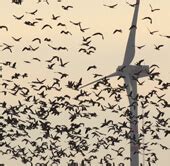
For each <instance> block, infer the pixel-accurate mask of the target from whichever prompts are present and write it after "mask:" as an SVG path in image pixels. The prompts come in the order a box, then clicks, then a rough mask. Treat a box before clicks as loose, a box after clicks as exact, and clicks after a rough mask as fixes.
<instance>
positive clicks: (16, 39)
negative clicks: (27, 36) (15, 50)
mask: <svg viewBox="0 0 170 166" xmlns="http://www.w3.org/2000/svg"><path fill="white" fill-rule="evenodd" d="M12 39H14V40H15V41H16V42H19V41H20V40H21V39H22V37H20V38H15V37H13V36H12Z"/></svg>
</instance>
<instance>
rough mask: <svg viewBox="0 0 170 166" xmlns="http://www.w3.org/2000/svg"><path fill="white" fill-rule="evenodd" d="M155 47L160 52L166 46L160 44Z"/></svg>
mask: <svg viewBox="0 0 170 166" xmlns="http://www.w3.org/2000/svg"><path fill="white" fill-rule="evenodd" d="M154 46H155V50H160V48H161V47H163V46H164V45H163V44H160V45H158V46H156V45H154Z"/></svg>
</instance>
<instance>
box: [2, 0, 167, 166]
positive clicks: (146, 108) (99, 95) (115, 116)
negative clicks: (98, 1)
mask: <svg viewBox="0 0 170 166" xmlns="http://www.w3.org/2000/svg"><path fill="white" fill-rule="evenodd" d="M12 2H13V3H15V5H18V4H19V5H21V6H22V3H24V2H22V1H17V0H13V1H12ZM43 2H45V3H46V4H47V5H50V1H49V0H45V1H43V0H38V2H37V3H38V4H40V3H43ZM57 3H62V1H60V0H58V1H57ZM127 5H129V6H130V7H135V5H137V4H130V3H129V2H127ZM117 6H118V4H111V5H110V4H103V7H105V8H106V9H107V10H112V9H113V10H114V8H117ZM149 6H150V9H151V12H159V10H160V9H154V8H153V7H152V6H151V5H149ZM61 8H62V9H63V10H64V11H65V12H67V11H69V10H74V6H71V5H64V4H62V5H61ZM38 12H39V9H35V10H33V11H29V12H28V11H27V12H25V13H23V14H22V15H16V14H13V15H11V19H15V20H16V24H17V23H18V22H19V24H20V23H21V22H22V23H23V24H24V25H25V26H29V27H35V26H39V30H41V31H42V33H43V32H44V31H45V30H53V29H54V28H55V27H53V26H52V25H51V24H50V23H46V22H45V21H44V18H40V17H38V16H37V13H38ZM27 15H29V16H31V19H27ZM25 17H26V19H25ZM61 18H62V17H61V16H59V15H55V14H52V15H51V18H50V20H51V22H55V23H56V25H57V27H60V28H61V31H60V35H63V36H64V35H65V36H70V37H71V36H72V35H74V33H73V32H71V31H69V30H68V29H67V28H66V27H67V24H66V23H65V22H62V19H61ZM142 20H143V21H149V23H150V24H152V22H153V20H152V18H151V17H147V16H146V17H144V18H142ZM68 24H69V26H70V25H71V26H73V27H74V28H76V29H78V30H79V31H80V32H81V33H82V34H83V37H82V43H80V46H81V47H80V48H78V49H77V52H78V53H82V54H87V55H92V54H95V51H96V49H97V48H96V47H95V45H93V44H94V43H95V42H94V40H95V39H96V38H98V37H99V39H101V41H103V40H104V39H105V38H104V35H103V34H102V32H94V33H92V34H91V35H90V36H86V37H85V35H84V34H85V33H86V31H88V30H89V27H86V26H85V27H84V25H83V23H82V22H75V21H73V20H70V22H69V23H68ZM131 28H134V27H131ZM0 31H4V33H6V32H10V27H8V26H6V25H1V26H0ZM148 31H149V33H150V34H151V35H154V34H155V33H158V31H151V30H150V29H149V28H148ZM116 33H123V30H122V29H116V30H113V32H112V34H114V35H115V34H116ZM160 36H161V37H166V38H170V37H169V35H160ZM11 39H12V42H11V43H12V44H11V43H7V42H2V43H1V48H2V49H1V51H2V52H6V53H8V54H11V55H12V54H13V52H15V51H16V49H15V47H16V45H18V44H19V43H22V40H23V37H14V36H11ZM44 43H45V46H46V48H47V49H49V50H51V51H53V52H54V54H53V56H49V58H48V59H43V58H41V57H36V56H35V57H31V58H30V59H29V60H28V58H25V59H24V57H22V58H23V63H24V64H25V65H30V68H31V64H32V63H37V66H41V64H43V65H42V66H41V68H43V67H44V68H45V69H46V70H48V71H49V72H52V73H55V77H54V78H52V79H51V80H48V79H47V78H46V76H44V78H42V77H39V76H37V78H36V79H33V78H31V76H30V73H29V72H28V73H27V72H17V67H18V65H19V64H18V63H17V60H16V61H15V60H13V61H12V60H6V61H1V65H2V68H3V73H5V72H6V70H10V75H8V76H6V75H5V74H3V77H2V82H1V91H0V93H1V95H2V96H3V97H4V98H1V101H0V110H1V115H0V155H2V156H3V155H7V156H10V158H11V160H12V161H14V162H15V160H19V161H21V162H22V163H23V164H24V165H27V164H28V165H31V166H33V165H43V166H48V165H56V166H57V165H59V166H60V165H61V166H62V165H66V164H68V165H70V166H75V165H76V163H79V165H81V166H86V165H87V166H88V165H107V166H109V165H111V164H112V165H113V163H114V160H115V159H118V158H120V160H121V162H123V163H124V162H125V163H126V162H127V161H128V162H129V161H130V160H131V158H130V156H129V155H128V154H129V153H127V151H126V149H127V147H129V144H130V140H133V142H134V144H137V145H138V151H136V152H135V153H140V154H143V153H145V161H146V162H147V163H148V165H153V164H156V162H157V160H158V158H159V156H157V154H156V152H155V151H154V150H153V149H154V148H153V147H155V146H158V147H159V148H160V149H162V150H168V149H169V147H167V146H166V145H164V144H162V143H161V140H162V138H164V137H168V136H169V135H170V125H169V120H170V118H166V112H165V110H167V109H170V103H169V102H168V101H167V100H166V91H168V90H169V87H170V82H165V81H163V80H162V79H161V77H160V73H159V71H158V70H159V66H158V65H156V64H153V65H151V66H150V71H149V73H148V74H149V79H148V80H147V81H148V82H149V81H150V82H151V83H152V84H153V85H154V87H153V89H152V90H150V91H148V93H146V94H137V96H132V93H130V94H126V87H127V86H128V85H126V84H117V86H116V87H114V86H113V85H112V83H111V80H109V79H107V78H104V79H103V80H101V81H99V82H97V83H95V84H94V85H93V86H91V89H90V90H89V88H84V89H81V90H80V87H81V86H82V85H83V83H84V82H83V78H79V79H78V80H70V79H69V72H67V70H66V69H67V66H69V64H70V63H71V62H70V61H67V60H66V59H64V57H62V56H59V55H58V54H55V52H57V53H58V52H64V53H66V54H69V51H70V49H71V48H69V47H67V46H65V45H57V44H56V43H55V42H53V39H52V38H48V37H35V38H33V39H32V41H31V43H30V44H28V45H26V46H24V47H23V48H21V49H20V50H19V51H21V54H22V53H23V52H31V53H33V55H36V52H38V51H39V50H40V48H41V47H44ZM33 44H34V45H33ZM42 44H43V46H42ZM35 45H36V46H35ZM163 46H164V45H155V49H156V50H160V49H161V47H163ZM136 47H137V48H138V49H142V48H144V47H145V45H141V46H136ZM34 52H35V54H34ZM61 54H62V53H61ZM29 55H30V54H29ZM143 62H144V59H142V60H140V61H139V62H137V63H136V65H138V66H140V65H141V64H142V63H143ZM44 64H45V65H44ZM125 68H126V66H124V67H123V68H122V69H121V71H122V72H123V70H124V69H125ZM96 69H97V66H96V65H95V64H94V65H91V66H88V67H87V68H86V71H87V72H91V71H95V70H96ZM30 72H32V71H30ZM139 74H140V73H139V72H138V73H136V77H135V76H134V78H133V79H135V80H136V81H137V83H138V85H139V86H140V87H141V86H143V85H145V83H146V81H143V82H141V80H138V75H139ZM101 76H102V75H101V74H97V73H95V74H94V73H93V77H94V78H96V77H97V78H98V77H99V78H100V77H101ZM121 79H123V78H122V77H118V82H119V81H120V80H121ZM65 89H67V90H68V91H69V93H66V90H65ZM127 96H128V97H129V98H132V99H133V100H134V103H132V104H131V105H125V104H124V98H127ZM8 97H9V98H11V97H12V98H15V99H17V102H14V103H13V104H11V103H8ZM113 101H114V102H113ZM137 106H138V107H139V108H140V110H143V112H141V111H139V114H138V116H137V119H138V121H137V122H135V123H139V124H141V123H142V126H141V127H140V131H139V138H135V137H134V138H131V132H132V129H131V128H130V127H129V124H130V123H132V122H131V121H130V119H131V118H132V114H131V112H130V107H137ZM103 113H104V114H103ZM100 114H103V115H110V116H103V117H102V118H103V119H102V123H99V124H97V122H96V123H94V121H97V120H96V119H98V117H100ZM63 117H64V120H61V119H63ZM100 118H101V117H100ZM150 119H152V120H150ZM144 138H147V140H146V141H145V142H143V139H144ZM122 143H123V145H122ZM124 143H125V144H126V145H127V146H126V147H125V144H124ZM101 152H102V153H101ZM94 163H97V164H94ZM141 165H142V164H141Z"/></svg>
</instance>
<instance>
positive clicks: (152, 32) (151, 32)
mask: <svg viewBox="0 0 170 166" xmlns="http://www.w3.org/2000/svg"><path fill="white" fill-rule="evenodd" d="M147 29H148V31H149V33H150V34H151V35H153V34H154V33H157V32H159V31H150V30H149V28H147Z"/></svg>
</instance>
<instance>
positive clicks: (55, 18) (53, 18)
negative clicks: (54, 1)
mask: <svg viewBox="0 0 170 166" xmlns="http://www.w3.org/2000/svg"><path fill="white" fill-rule="evenodd" d="M58 18H60V16H55V15H54V14H53V15H52V20H57V19H58Z"/></svg>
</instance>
